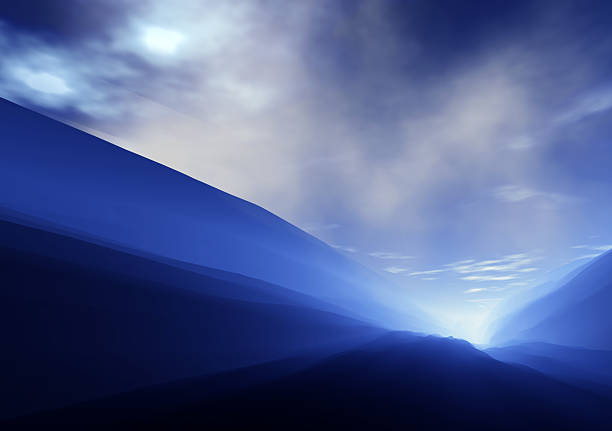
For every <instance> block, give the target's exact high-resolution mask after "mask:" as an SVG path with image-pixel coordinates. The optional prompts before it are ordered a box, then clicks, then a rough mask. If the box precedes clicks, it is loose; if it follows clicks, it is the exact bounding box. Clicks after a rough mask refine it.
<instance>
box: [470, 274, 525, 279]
mask: <svg viewBox="0 0 612 431" xmlns="http://www.w3.org/2000/svg"><path fill="white" fill-rule="evenodd" d="M515 278H517V276H516V275H513V274H509V275H468V276H466V277H461V280H466V281H505V280H514V279H515Z"/></svg>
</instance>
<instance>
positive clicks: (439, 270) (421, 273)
mask: <svg viewBox="0 0 612 431" xmlns="http://www.w3.org/2000/svg"><path fill="white" fill-rule="evenodd" d="M446 271H448V269H430V270H427V271H415V272H411V273H410V274H409V275H411V276H414V275H427V274H439V273H441V272H446Z"/></svg>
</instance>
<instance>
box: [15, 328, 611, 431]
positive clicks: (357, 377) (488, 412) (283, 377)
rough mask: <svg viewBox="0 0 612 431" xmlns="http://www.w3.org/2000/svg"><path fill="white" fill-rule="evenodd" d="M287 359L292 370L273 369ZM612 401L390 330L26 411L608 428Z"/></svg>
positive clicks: (376, 424)
mask: <svg viewBox="0 0 612 431" xmlns="http://www.w3.org/2000/svg"><path fill="white" fill-rule="evenodd" d="M278 368H283V371H281V372H274V371H272V370H275V369H278ZM244 382H247V383H244ZM173 400H178V401H177V402H174V401H173ZM610 407H612V401H611V400H610V399H607V398H604V397H600V396H596V395H594V394H591V393H589V392H587V391H583V390H580V389H577V388H575V387H572V386H570V385H567V384H563V383H560V382H558V381H555V380H553V379H550V378H548V377H545V376H543V375H541V374H539V373H537V372H534V371H532V370H530V369H528V368H524V367H515V366H511V365H508V364H504V363H502V362H498V361H496V360H493V359H492V358H490V357H489V356H488V355H486V354H484V353H482V352H480V351H478V350H476V349H474V348H473V347H472V346H471V345H469V344H468V343H466V342H464V341H460V340H453V339H442V338H437V337H422V336H416V335H414V334H406V333H389V334H386V335H383V336H381V337H380V338H378V339H377V340H375V341H373V342H370V343H366V344H363V345H360V346H358V347H355V348H353V349H349V350H348V351H346V352H344V353H341V354H338V355H335V356H333V357H330V358H327V359H323V360H319V361H317V362H315V363H311V364H306V365H305V366H302V367H300V366H296V365H295V364H294V363H289V364H287V363H280V364H279V363H276V364H266V365H263V366H256V367H250V368H245V369H241V370H237V371H233V372H231V373H225V374H220V375H217V376H213V377H210V378H204V379H191V380H186V381H182V382H177V383H174V384H168V385H162V386H157V387H151V388H148V389H146V390H141V391H137V392H133V393H129V394H123V395H119V396H116V397H112V398H107V399H104V400H99V401H94V402H90V403H85V404H81V405H77V406H73V407H71V408H66V409H62V410H58V411H54V412H49V413H45V414H41V415H35V416H31V417H26V418H22V419H21V420H20V421H19V423H20V424H29V425H34V424H72V425H78V424H83V423H85V424H91V423H97V424H104V425H105V426H111V425H112V426H113V428H115V427H117V426H118V425H119V426H124V427H126V428H128V427H132V428H134V427H137V426H154V427H157V428H168V429H172V428H174V429H176V428H177V427H188V426H194V427H196V426H199V427H211V428H214V429H242V428H245V427H253V426H254V425H257V426H259V427H262V426H265V427H266V428H267V429H296V428H297V429H433V430H439V429H466V430H468V429H469V430H490V429H496V430H517V429H557V430H579V429H592V430H596V429H607V428H606V427H607V426H608V425H609V423H610V420H611V419H612V413H611V412H612V410H610Z"/></svg>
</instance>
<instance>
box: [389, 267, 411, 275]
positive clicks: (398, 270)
mask: <svg viewBox="0 0 612 431" xmlns="http://www.w3.org/2000/svg"><path fill="white" fill-rule="evenodd" d="M383 270H384V271H387V272H390V273H391V274H401V273H402V272H406V271H408V270H407V269H406V268H401V267H398V266H388V267H386V268H384V269H383Z"/></svg>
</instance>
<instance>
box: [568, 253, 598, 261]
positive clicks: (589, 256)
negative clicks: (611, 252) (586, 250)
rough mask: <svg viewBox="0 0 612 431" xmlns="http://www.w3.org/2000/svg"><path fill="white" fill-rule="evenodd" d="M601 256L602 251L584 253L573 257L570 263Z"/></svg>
mask: <svg viewBox="0 0 612 431" xmlns="http://www.w3.org/2000/svg"><path fill="white" fill-rule="evenodd" d="M599 256H601V253H591V254H583V255H581V256H578V257H574V258H573V259H571V260H570V263H571V262H577V261H579V260H585V259H594V258H596V257H599Z"/></svg>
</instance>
